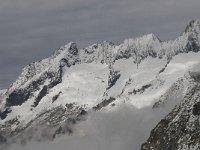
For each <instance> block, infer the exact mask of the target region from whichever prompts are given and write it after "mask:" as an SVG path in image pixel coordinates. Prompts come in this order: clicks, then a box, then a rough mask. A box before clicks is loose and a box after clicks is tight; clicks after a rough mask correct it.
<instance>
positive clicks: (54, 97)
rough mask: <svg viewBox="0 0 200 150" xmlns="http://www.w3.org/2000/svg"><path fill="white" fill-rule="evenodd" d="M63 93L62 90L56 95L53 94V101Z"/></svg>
mask: <svg viewBox="0 0 200 150" xmlns="http://www.w3.org/2000/svg"><path fill="white" fill-rule="evenodd" d="M61 93H62V92H59V93H58V94H56V95H55V96H53V98H52V103H53V102H55V101H56V100H57V99H58V97H59V96H60V94H61Z"/></svg>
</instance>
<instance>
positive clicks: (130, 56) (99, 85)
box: [0, 20, 200, 150]
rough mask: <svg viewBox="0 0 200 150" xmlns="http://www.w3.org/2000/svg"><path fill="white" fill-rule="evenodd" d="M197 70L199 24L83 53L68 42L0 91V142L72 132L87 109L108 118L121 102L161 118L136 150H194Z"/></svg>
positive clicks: (94, 47) (197, 112)
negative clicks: (170, 36) (169, 36)
mask: <svg viewBox="0 0 200 150" xmlns="http://www.w3.org/2000/svg"><path fill="white" fill-rule="evenodd" d="M199 67H200V20H194V21H191V22H190V24H189V25H188V26H187V27H186V29H185V31H184V32H183V33H182V34H181V35H180V36H179V37H178V38H176V39H175V40H173V41H164V42H163V41H161V40H160V39H159V38H158V37H157V36H155V35H154V34H148V35H145V36H142V37H139V38H133V39H127V40H125V41H124V42H123V43H121V44H119V45H115V44H113V43H110V42H107V41H104V42H102V43H100V44H93V45H91V46H89V47H86V48H83V49H78V47H77V44H76V43H74V42H70V43H68V44H67V45H65V46H63V47H61V48H59V49H57V50H56V51H55V52H54V53H53V54H52V55H51V56H50V57H49V58H45V59H43V60H41V61H37V62H34V63H31V64H29V65H27V66H26V67H25V68H24V69H23V70H22V73H21V75H20V76H19V77H18V79H17V80H16V81H15V82H14V83H13V84H11V85H10V87H9V88H7V89H6V90H2V91H0V118H1V119H0V144H1V146H2V148H3V147H4V146H5V145H8V144H10V143H13V142H20V143H24V142H27V141H29V140H31V139H36V140H43V139H45V140H47V139H48V140H54V139H55V138H56V137H58V136H60V135H62V134H73V125H74V124H76V123H78V122H80V121H84V120H85V119H87V116H88V115H90V113H92V112H93V111H106V112H109V113H112V111H114V110H117V109H118V108H119V107H120V106H121V105H122V104H124V103H126V104H128V105H131V106H133V107H135V108H137V109H142V108H145V107H152V109H155V110H156V109H158V108H163V113H164V115H165V116H166V117H165V118H163V119H162V120H161V121H160V122H159V123H158V125H157V126H156V127H155V128H154V129H153V130H152V132H151V134H150V137H149V139H148V140H147V142H146V143H144V144H143V145H142V147H141V149H142V150H150V149H151V150H173V149H184V148H185V149H192V148H193V149H194V148H196V149H200V144H199V143H200V139H199V136H198V134H199V115H200V104H199V103H200V99H199V98H200V96H199V94H200V87H199V85H200V69H199ZM171 110H172V111H171ZM142 142H144V141H142Z"/></svg>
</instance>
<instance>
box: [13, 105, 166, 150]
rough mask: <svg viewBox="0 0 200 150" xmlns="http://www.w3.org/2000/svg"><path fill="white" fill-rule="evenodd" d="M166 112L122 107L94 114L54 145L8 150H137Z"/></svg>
mask: <svg viewBox="0 0 200 150" xmlns="http://www.w3.org/2000/svg"><path fill="white" fill-rule="evenodd" d="M169 110H170V109H169V108H165V109H164V108H161V109H154V110H153V109H152V108H148V107H147V108H143V109H137V108H134V107H132V106H127V105H125V104H124V105H123V106H121V107H120V108H119V109H116V110H115V111H112V112H96V113H93V114H91V115H90V116H89V117H88V119H87V121H85V122H81V123H80V124H78V125H77V126H76V127H75V131H74V134H73V135H71V136H66V135H65V136H62V137H61V138H59V139H57V140H56V141H54V142H40V143H37V142H30V143H28V144H27V145H25V146H19V145H12V146H11V149H10V150H138V149H140V146H141V144H142V143H143V142H144V141H145V140H146V139H147V138H148V137H149V134H150V131H151V130H152V128H154V127H155V126H156V124H157V123H158V121H160V119H162V118H163V117H164V116H165V115H166V113H168V112H169Z"/></svg>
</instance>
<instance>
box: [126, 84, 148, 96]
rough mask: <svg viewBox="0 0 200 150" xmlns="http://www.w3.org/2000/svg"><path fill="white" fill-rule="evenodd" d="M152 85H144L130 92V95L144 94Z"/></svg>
mask: <svg viewBox="0 0 200 150" xmlns="http://www.w3.org/2000/svg"><path fill="white" fill-rule="evenodd" d="M151 86H152V85H151V84H147V85H143V86H142V87H141V88H140V89H134V90H133V91H132V92H128V94H129V95H130V94H138V93H139V94H142V93H144V91H145V90H146V89H148V88H150V87H151Z"/></svg>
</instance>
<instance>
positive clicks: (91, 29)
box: [0, 0, 200, 88]
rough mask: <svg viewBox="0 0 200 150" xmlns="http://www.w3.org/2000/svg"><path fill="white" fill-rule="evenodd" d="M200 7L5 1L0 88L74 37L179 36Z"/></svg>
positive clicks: (141, 1)
mask: <svg viewBox="0 0 200 150" xmlns="http://www.w3.org/2000/svg"><path fill="white" fill-rule="evenodd" d="M199 7H200V1H199V0H0V73H1V74H0V88H4V87H7V86H8V85H9V84H10V83H11V82H12V81H14V80H15V79H16V77H17V76H18V75H19V74H20V72H21V69H22V67H23V66H25V65H26V64H28V63H31V62H33V61H36V60H39V59H41V58H43V57H47V56H49V55H50V54H51V53H52V52H53V51H54V50H55V49H56V48H58V47H60V46H61V45H65V44H66V43H68V42H69V41H75V42H77V43H78V45H79V47H84V46H87V45H89V44H91V43H94V42H97V41H98V42H100V41H103V40H109V41H114V42H121V41H122V40H123V39H125V38H130V37H136V36H139V35H143V34H147V33H154V34H156V35H157V36H158V37H159V38H160V39H161V40H167V39H174V38H175V37H177V36H178V35H179V34H180V33H181V32H182V31H183V30H184V29H185V26H186V25H187V24H188V22H189V21H190V20H192V19H197V18H200V9H199Z"/></svg>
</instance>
